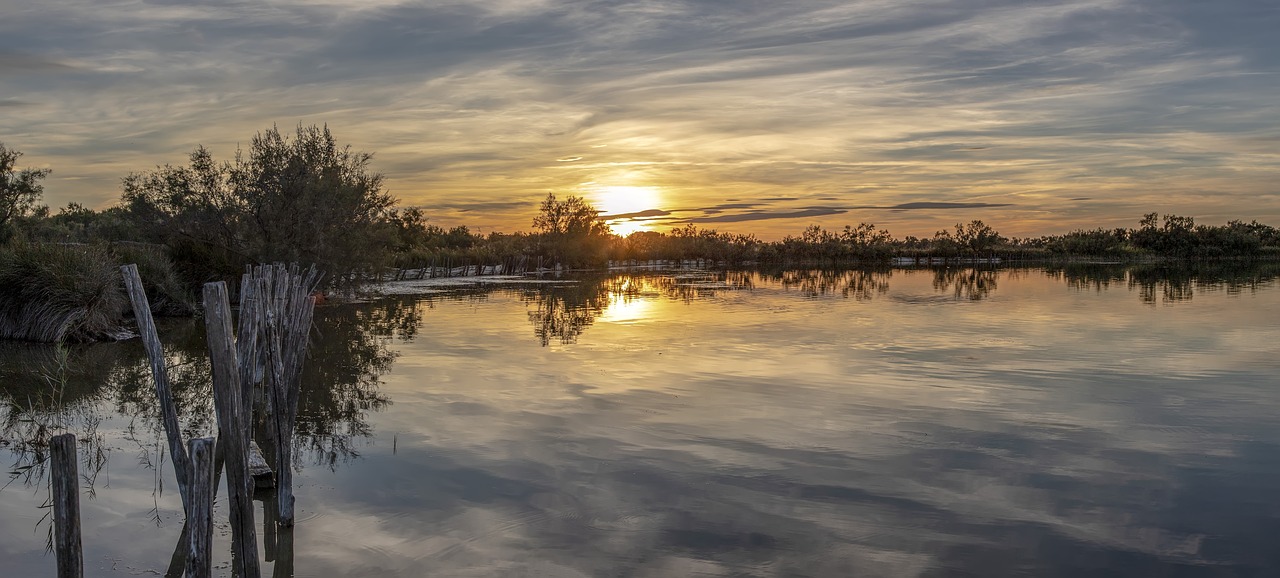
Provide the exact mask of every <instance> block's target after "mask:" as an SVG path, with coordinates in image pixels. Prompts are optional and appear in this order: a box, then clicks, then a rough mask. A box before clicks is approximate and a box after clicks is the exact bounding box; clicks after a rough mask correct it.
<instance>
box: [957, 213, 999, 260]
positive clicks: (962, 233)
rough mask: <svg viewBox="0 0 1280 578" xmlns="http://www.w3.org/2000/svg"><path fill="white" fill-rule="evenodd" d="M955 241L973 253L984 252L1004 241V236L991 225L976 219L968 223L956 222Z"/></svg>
mask: <svg viewBox="0 0 1280 578" xmlns="http://www.w3.org/2000/svg"><path fill="white" fill-rule="evenodd" d="M955 241H956V243H958V244H959V245H960V246H961V247H963V248H965V249H968V250H969V251H970V252H972V253H984V252H987V251H990V250H991V249H993V248H995V246H996V245H998V244H1000V243H1001V242H1003V241H1004V237H1001V236H1000V233H997V232H996V230H995V229H993V228H991V226H990V225H988V224H986V223H983V222H982V221H978V220H974V221H972V222H970V223H969V224H967V225H964V224H959V223H957V224H956V235H955Z"/></svg>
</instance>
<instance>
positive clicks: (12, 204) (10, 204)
mask: <svg viewBox="0 0 1280 578" xmlns="http://www.w3.org/2000/svg"><path fill="white" fill-rule="evenodd" d="M21 156H22V153H21V152H19V151H16V150H12V149H9V148H5V146H4V143H0V242H4V241H7V240H8V239H9V237H11V236H12V235H13V222H14V221H15V220H16V219H19V218H21V217H25V216H27V215H28V214H30V213H31V212H32V211H33V210H35V208H36V205H37V203H39V202H40V197H41V196H42V195H44V185H42V184H40V181H42V180H44V178H45V177H47V176H49V173H50V172H52V171H51V170H49V169H22V170H20V171H19V170H17V169H15V168H14V167H16V166H17V162H18V158H19V157H21Z"/></svg>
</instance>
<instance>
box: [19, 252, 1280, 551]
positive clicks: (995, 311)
mask: <svg viewBox="0 0 1280 578" xmlns="http://www.w3.org/2000/svg"><path fill="white" fill-rule="evenodd" d="M1276 278H1277V276H1276V267H1275V265H1274V264H1263V265H1260V266H1257V267H1255V268H1253V269H1248V268H1245V269H1243V270H1240V271H1237V270H1236V269H1230V268H1229V269H1205V268H1200V269H1197V270H1192V271H1190V272H1177V271H1174V272H1164V273H1159V272H1152V269H1147V268H1134V269H1123V268H1122V269H1116V268H1112V267H1098V266H1087V267H1085V266H1071V267H1061V268H1056V269H1051V270H1048V271H1040V270H1010V269H999V270H995V269H951V270H935V269H912V270H902V269H899V270H892V271H889V270H885V271H822V270H814V271H792V272H777V273H774V272H766V273H757V272H708V273H681V274H676V275H671V274H667V275H635V274H628V275H620V276H610V277H603V278H599V277H597V278H588V279H582V280H579V281H578V282H576V283H559V284H543V285H530V286H507V287H498V288H493V289H490V290H483V291H482V290H470V291H467V292H461V293H459V294H455V295H449V296H431V297H423V298H417V299H415V298H398V299H395V300H389V301H383V302H378V303H372V304H362V305H356V306H349V307H332V308H325V309H322V310H320V312H319V313H320V317H319V318H318V321H317V325H318V333H317V338H316V339H317V341H316V344H315V345H314V346H313V347H312V349H311V356H312V361H311V362H309V364H308V370H309V371H310V373H308V375H307V377H306V378H305V379H306V381H305V383H307V390H306V391H305V392H304V398H303V401H302V407H303V409H302V411H301V414H302V415H301V416H300V424H299V436H300V438H299V444H300V445H301V446H303V447H304V448H310V452H309V453H307V454H305V455H304V457H303V458H301V459H302V461H305V462H307V463H308V464H320V465H323V466H325V467H309V468H303V471H302V472H300V475H299V478H298V479H299V488H298V492H299V499H298V503H299V505H300V507H301V508H302V509H303V510H304V513H303V514H302V515H301V518H300V522H299V525H298V527H297V531H296V532H297V533H296V536H295V535H294V534H289V535H288V536H276V537H275V538H274V540H275V541H274V542H272V543H278V544H283V546H282V549H281V550H279V552H280V555H281V556H282V558H281V562H280V564H278V565H277V566H276V567H275V570H276V573H277V575H285V574H287V573H288V572H290V571H291V569H292V566H293V565H294V564H296V566H297V571H298V573H299V575H326V576H368V575H388V576H390V575H400V576H418V575H423V574H428V573H430V574H435V575H446V576H454V575H483V576H497V575H545V576H598V575H635V576H684V575H699V574H701V575H733V576H769V575H794V576H848V575H868V576H946V575H1022V574H1025V575H1037V576H1082V575H1091V576H1092V575H1102V576H1107V575H1109V576H1142V575H1180V576H1217V575H1222V576H1225V575H1271V574H1274V573H1275V571H1276V570H1277V569H1278V568H1280V555H1277V554H1276V553H1274V549H1272V548H1271V547H1270V545H1269V542H1268V540H1269V539H1270V536H1273V535H1274V534H1275V532H1277V531H1280V516H1277V515H1276V513H1275V508H1274V504H1273V502H1274V499H1273V497H1274V487H1275V485H1276V484H1280V444H1277V443H1276V442H1275V440H1277V439H1280V422H1277V421H1276V420H1275V419H1274V415H1275V412H1276V408H1278V407H1280V391H1277V390H1276V389H1275V388H1274V387H1273V382H1274V376H1275V375H1276V374H1278V373H1280V361H1277V360H1276V358H1275V355H1274V343H1275V342H1276V341H1277V339H1280V327H1277V326H1276V324H1275V323H1274V321H1272V320H1270V318H1269V317H1268V316H1267V315H1265V314H1260V312H1269V311H1272V310H1276V308H1277V307H1280V290H1278V289H1277V287H1276ZM1166 296H1167V297H1166ZM1191 296H1194V299H1193V300H1192V299H1191ZM1148 302H1153V303H1166V304H1169V305H1176V306H1171V307H1168V308H1161V309H1160V310H1158V311H1153V310H1152V309H1151V308H1150V307H1146V306H1143V303H1148ZM531 329H532V331H531ZM167 333H168V332H167ZM531 337H532V338H531ZM174 339H176V341H181V339H177V338H174ZM172 348H173V352H172V355H173V359H174V360H175V361H180V360H182V359H186V358H185V357H183V355H185V354H183V353H181V351H182V350H183V348H182V346H180V345H177V344H176V343H175V344H174V345H172ZM14 351H15V353H13V354H11V355H7V356H6V355H4V354H0V371H7V372H8V373H7V374H5V375H0V378H4V379H0V388H4V389H0V395H2V396H4V397H5V398H6V399H9V400H12V399H19V398H22V397H23V396H24V395H25V393H24V392H29V391H38V390H39V389H40V387H41V382H39V381H38V380H37V378H36V377H35V376H34V375H33V374H32V373H31V372H29V371H27V370H26V369H25V367H26V365H24V364H23V363H24V362H23V361H21V360H24V359H26V358H27V357H31V356H32V355H33V354H32V353H31V352H30V351H27V350H14ZM95 351H99V350H91V349H83V350H79V349H72V350H71V356H72V358H73V359H74V358H75V356H76V355H82V356H84V357H83V361H73V362H71V363H70V364H69V365H70V366H73V367H79V366H80V365H83V366H84V369H83V370H84V371H85V372H86V375H99V374H100V375H102V377H97V378H92V380H99V381H102V382H103V383H114V384H116V385H105V386H102V387H98V388H96V389H95V388H88V389H85V390H83V391H75V390H68V393H67V399H71V400H81V401H82V403H83V407H87V408H93V409H94V411H97V412H99V414H101V415H105V417H106V419H107V420H108V421H109V420H110V419H111V417H112V414H116V413H117V412H136V413H138V414H142V415H146V416H151V415H152V414H153V412H154V410H153V409H149V408H150V406H149V404H148V402H147V400H146V399H145V398H146V397H147V396H146V393H147V387H149V386H147V387H143V386H137V385H136V384H133V385H130V384H131V383H132V382H133V381H137V380H140V379H142V378H141V377H134V374H135V373H138V374H139V375H143V376H145V361H144V360H143V358H142V356H141V348H140V347H137V352H126V351H123V350H122V351H120V352H118V353H113V354H111V355H106V354H99V353H96V352H95ZM100 351H110V350H100ZM193 351H196V352H199V353H202V350H201V349H200V348H199V347H196V348H194V349H193ZM97 355H103V357H102V358H98V357H95V356H97ZM116 355H118V357H119V359H116V358H115V357H113V356H116ZM193 355H194V354H193ZM200 358H201V356H199V355H195V356H194V357H193V358H192V359H190V360H189V363H188V364H187V365H184V366H183V367H189V369H182V370H179V371H189V372H190V374H191V376H192V377H190V378H189V379H188V378H184V379H183V382H184V383H187V385H184V386H183V387H184V388H191V390H192V393H191V394H190V395H191V396H192V399H191V400H189V401H187V402H183V403H184V404H185V405H184V406H183V407H184V410H183V411H184V418H183V419H184V422H183V424H184V427H185V428H190V429H192V430H193V431H194V430H200V429H201V428H202V427H204V426H202V425H201V424H202V423H203V422H201V421H199V419H198V417H197V415H196V414H200V413H201V412H202V411H204V410H202V409H200V408H201V407H202V406H200V404H199V403H198V400H197V399H196V398H198V397H199V395H205V394H199V393H198V392H197V390H199V388H203V387H206V385H205V384H204V383H203V381H201V379H202V378H200V377H199V376H200V375H202V374H204V373H207V370H203V369H201V365H200V363H198V360H199V359H200ZM6 364H8V365H6ZM6 376H13V377H14V379H8V378H6ZM110 376H115V377H110ZM144 381H145V383H149V380H144ZM145 383H144V384H143V385H145ZM23 384H25V385H23ZM135 386H136V390H135V391H133V392H132V393H129V394H128V395H125V394H123V393H122V392H123V391H124V390H126V389H128V388H129V387H135ZM76 387H79V386H76ZM184 395H186V394H184ZM134 398H137V399H134ZM393 399H394V400H395V404H394V405H393V404H391V400H393ZM24 403H25V402H24ZM23 411H24V412H26V413H24V414H21V415H31V414H32V413H38V412H40V411H47V410H46V409H39V407H37V406H34V405H29V406H24V409H23ZM146 420H150V421H152V422H154V421H155V419H154V418H153V417H147V418H146ZM23 423H25V422H23ZM307 424H309V425H307ZM304 428H305V429H304ZM106 435H111V434H110V433H108V434H106ZM9 437H11V436H9ZM6 439H8V438H6ZM156 439H157V440H159V439H160V438H156ZM104 445H106V446H113V445H114V446H115V447H119V444H118V443H116V442H113V443H107V444H104ZM159 455H161V457H163V452H159ZM299 455H302V452H299ZM356 457H359V458H360V459H359V460H358V461H352V460H353V459H354V458H356ZM347 463H350V464H351V467H340V466H343V464H347ZM119 470H126V468H118V469H117V471H115V472H113V476H115V477H113V484H112V485H113V486H114V487H113V488H112V490H113V491H117V492H119V493H120V494H124V493H125V492H126V490H125V488H127V487H129V484H130V483H131V482H132V481H133V480H131V479H129V478H128V477H127V472H121V471H119ZM122 474H123V475H122ZM11 495H12V492H10V493H9V494H6V493H2V492H0V508H6V507H8V508H9V509H3V510H0V512H3V513H5V514H10V515H11V513H12V512H15V511H19V512H21V511H25V510H23V509H24V508H25V509H26V510H32V511H36V510H37V509H36V507H35V506H37V505H38V501H39V497H37V498H36V500H35V502H37V503H23V504H22V505H21V507H13V506H11V505H7V504H11V503H12V502H8V503H7V502H6V501H5V500H10V499H11V497H10V496H11ZM24 497H25V496H24ZM121 504H123V505H121ZM146 506H147V503H146V500H145V499H142V500H132V501H129V500H120V502H119V503H113V508H115V510H116V511H117V512H120V511H129V510H128V508H129V507H133V508H139V507H140V508H144V509H145V507H146ZM0 519H2V518H0ZM30 527H31V524H30V523H28V522H27V521H19V522H13V521H10V522H7V523H5V524H0V531H3V535H4V537H5V538H9V537H11V536H13V538H12V539H11V540H8V541H9V542H11V543H15V544H17V543H21V544H25V543H27V542H23V540H26V537H27V536H28V534H29V532H30ZM15 528H16V529H15ZM149 536H150V535H149V534H136V535H135V537H136V539H130V540H125V539H121V538H113V537H111V535H109V533H108V532H106V531H102V532H101V533H99V534H98V535H97V536H96V537H95V538H94V539H93V540H94V543H99V544H105V546H104V549H105V550H108V551H112V552H113V555H117V556H118V555H121V554H120V553H122V552H123V553H125V555H128V556H132V557H133V558H134V559H148V560H150V559H157V560H158V559H161V558H163V557H164V556H167V555H168V553H169V552H170V551H171V549H172V546H173V539H174V537H173V536H169V535H165V536H162V537H161V538H162V539H154V538H151V537H149ZM264 539H267V540H271V539H272V538H267V537H265V536H264ZM295 541H296V544H297V547H298V554H299V555H298V558H297V560H293V559H292V558H291V557H287V553H288V552H290V551H292V544H293V543H294V542H295ZM28 542H29V540H28ZM151 542H159V543H160V547H154V548H151V550H147V548H149V547H150V546H148V544H150V543H151ZM86 543H89V540H86ZM5 547H6V546H4V541H3V540H0V556H4V557H5V559H6V560H18V562H11V564H17V565H15V566H12V567H13V568H17V570H15V571H16V572H19V573H20V574H22V575H26V574H34V573H35V572H34V571H32V572H28V571H26V570H27V569H28V568H35V567H45V568H47V567H51V566H49V564H51V560H44V561H43V562H42V561H40V560H39V559H37V560H36V561H35V562H32V563H31V564H30V565H29V566H24V565H22V564H26V563H27V562H26V560H27V559H28V558H27V557H25V556H27V550H24V549H22V548H17V549H13V550H4V548H5ZM152 550H161V551H162V553H163V556H155V555H153V552H152ZM15 552H16V554H15ZM99 558H102V556H99ZM138 570H139V572H138V573H142V572H145V571H146V570H148V569H147V568H146V567H142V568H138Z"/></svg>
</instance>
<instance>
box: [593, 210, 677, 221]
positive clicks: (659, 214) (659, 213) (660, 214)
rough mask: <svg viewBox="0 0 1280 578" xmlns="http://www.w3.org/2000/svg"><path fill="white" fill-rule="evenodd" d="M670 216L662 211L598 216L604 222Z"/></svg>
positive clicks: (667, 212)
mask: <svg viewBox="0 0 1280 578" xmlns="http://www.w3.org/2000/svg"><path fill="white" fill-rule="evenodd" d="M670 214H671V211H664V210H662V209H646V210H643V211H636V212H634V213H618V214H616V215H600V218H601V219H605V220H617V219H635V218H637V217H665V216H667V215H670Z"/></svg>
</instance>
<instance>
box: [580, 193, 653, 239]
mask: <svg viewBox="0 0 1280 578" xmlns="http://www.w3.org/2000/svg"><path fill="white" fill-rule="evenodd" d="M589 191H590V193H589V194H588V196H587V199H588V200H590V201H591V204H593V205H595V207H596V208H597V209H599V210H600V215H601V216H603V217H606V220H605V224H607V225H609V230H611V231H613V233H614V234H615V235H622V236H624V237H625V236H627V235H630V234H631V233H634V232H636V231H651V230H653V228H652V225H651V224H650V223H649V222H648V221H645V220H643V219H644V218H643V217H636V216H626V217H622V218H618V219H609V218H607V217H608V216H609V215H634V214H635V213H639V212H642V211H648V210H650V209H658V208H661V207H660V206H661V204H662V194H661V192H660V190H659V189H658V187H646V186H632V185H599V186H592V187H589ZM637 218H638V219H640V220H637Z"/></svg>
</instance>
